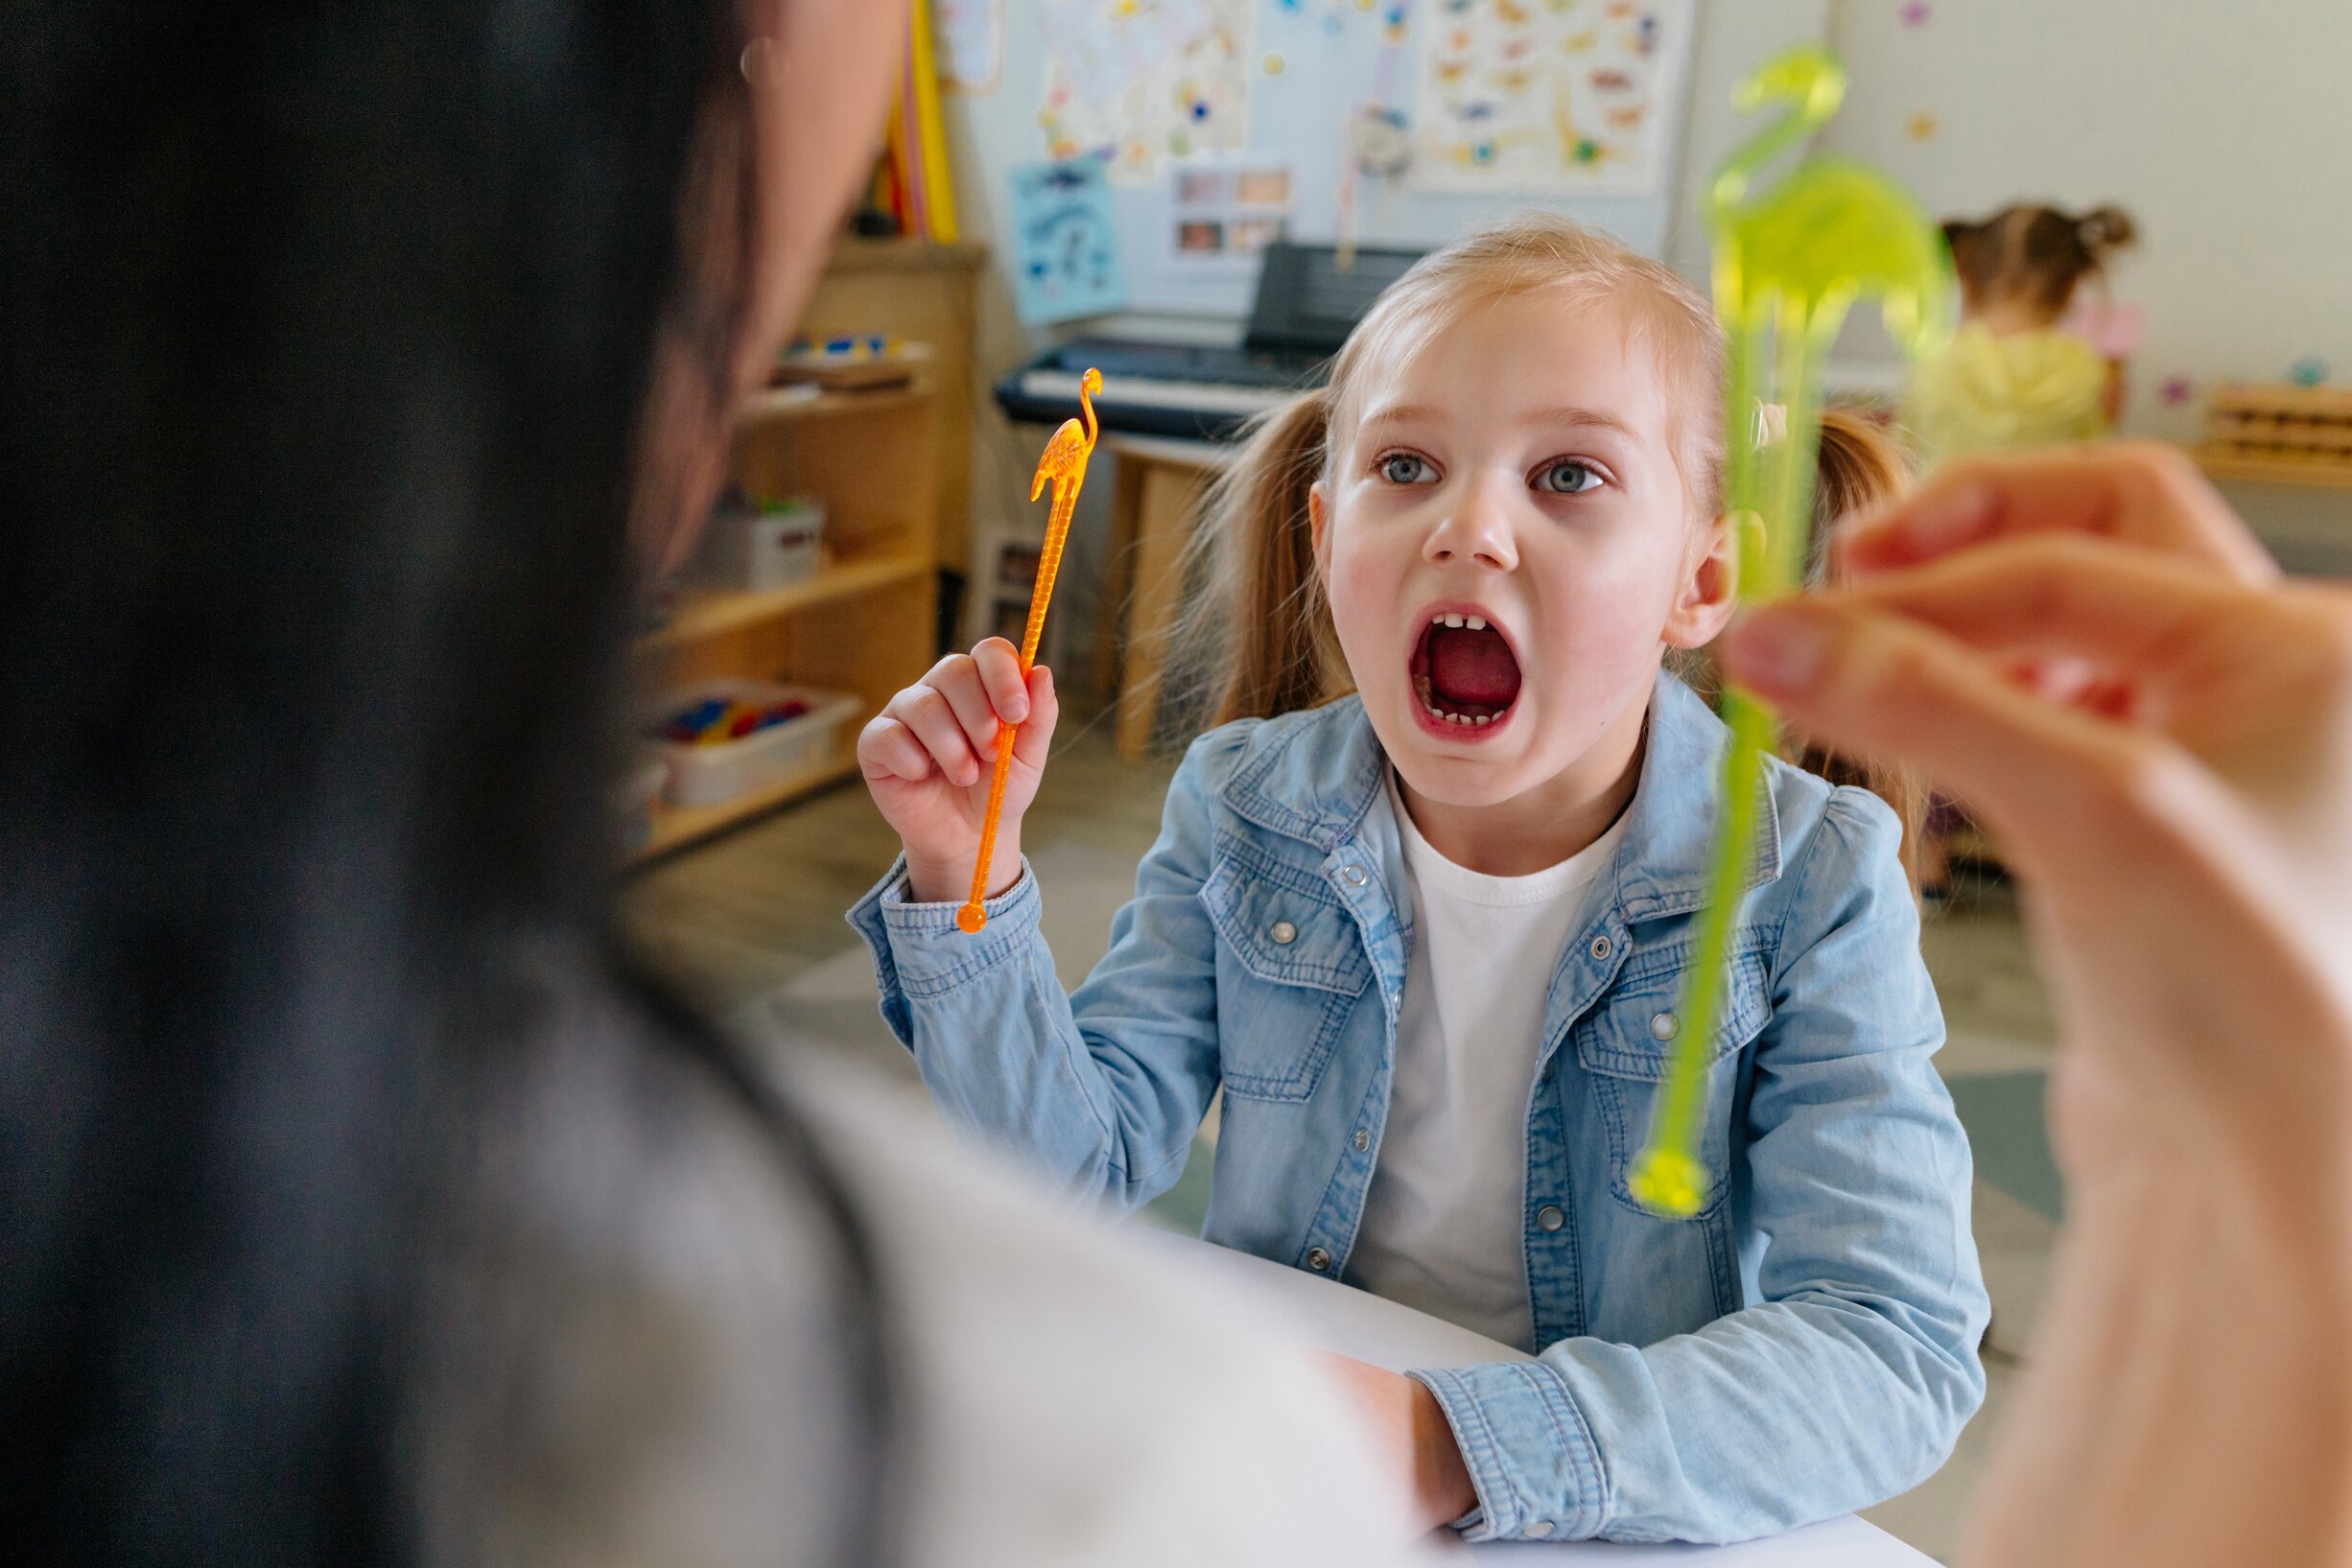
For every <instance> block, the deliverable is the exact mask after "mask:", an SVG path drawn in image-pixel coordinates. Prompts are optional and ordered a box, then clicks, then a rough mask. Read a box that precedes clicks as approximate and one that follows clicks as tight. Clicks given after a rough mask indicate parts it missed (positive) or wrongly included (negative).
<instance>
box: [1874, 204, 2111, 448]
mask: <svg viewBox="0 0 2352 1568" xmlns="http://www.w3.org/2000/svg"><path fill="white" fill-rule="evenodd" d="M2136 232H2137V231H2136V229H2135V228H2134V226H2133V224H2132V222H2131V219H2130V218H2129V215H2127V214H2126V213H2125V212H2124V211H2123V210H2122V209H2121V208H2118V207H2095V208H2093V209H2092V210H2091V211H2089V212H2086V213H2082V214H2081V215H2079V216H2078V215H2076V214H2073V213H2068V212H2063V211H2061V210H2059V209H2058V208H2057V207H2042V206H2032V207H2027V206H2016V207H2006V208H2003V209H2002V210H2001V211H1999V212H1997V213H1994V214H1993V215H1992V216H1991V217H1990V218H1987V219H1986V220H1985V221H1984V222H1973V223H1972V222H1965V221H1964V220H1960V219H1954V220H1952V221H1950V222H1946V223H1945V224H1944V225H1943V237H1944V239H1945V241H1946V242H1947V243H1948V244H1949V245H1950V246H1951V247H1952V264H1953V267H1954V269H1956V270H1957V271H1958V272H1959V273H1960V296H1961V327H1960V331H1959V333H1958V334H1957V335H1955V336H1954V338H1953V339H1952V343H1951V346H1950V347H1949V348H1947V349H1946V350H1944V352H1943V353H1942V354H1940V355H1939V356H1937V357H1936V358H1935V359H1933V360H1931V361H1929V362H1927V363H1925V364H1922V365H1920V366H1919V367H1918V369H1917V370H1916V371H1915V372H1914V373H1913V375H1912V380H1911V386H1910V389H1909V392H1908V394H1907V395H1906V397H1905V399H1904V410H1903V412H1904V418H1905V420H1906V421H1907V422H1908V423H1909V425H1910V426H1911V429H1912V432H1913V433H1914V434H1915V435H1916V436H1917V440H1918V446H1919V455H1920V456H1921V457H1922V459H1924V460H1925V461H1927V462H1928V463H1931V464H1932V463H1940V462H1942V461H1943V460H1945V459H1946V458H1950V457H1957V456H1963V455H1964V454H1966V453H1971V452H1993V451H2002V450H2008V449H2011V448H2017V447H2032V446H2052V445H2058V444H2062V443H2064V442H2068V441H2087V440H2091V439H2093V438H2095V437H2097V436H2101V435H2105V433H2107V432H2108V431H2109V430H2111V429H2113V428H2114V425H2115V421H2116V419H2117V417H2118V416H2119V415H2121V413H2122V412H2123V400H2124V384H2123V365H2122V363H2121V362H2119V361H2115V360H2109V359H2107V358H2105V357H2104V356H2103V355H2102V354H2101V353H2100V352H2099V350H2098V349H2096V348H2094V347H2092V346H2091V345H2090V344H2089V343H2087V342H2084V341H2083V340H2082V339H2080V338H2077V337H2075V336H2073V335H2072V334H2070V333H2064V332H2060V331H2058V321H2059V319H2060V318H2061V317H2062V316H2065V314H2066V311H2067V307H2068V306H2070V305H2071V304H2072V303H2073V302H2074V298H2075V291H2076V290H2077V289H2079V288H2081V287H2082V283H2083V282H2084V280H2086V279H2096V280H2099V281H2101V282H2103V283H2104V281H2105V269H2106V264H2107V261H2108V258H2110V257H2111V256H2113V255H2114V253H2115V252H2116V251H2118V250H2120V249H2122V248H2123V247H2124V246H2128V245H2129V244H2131V243H2132V241H2133V239H2134V237H2135V235H2136Z"/></svg>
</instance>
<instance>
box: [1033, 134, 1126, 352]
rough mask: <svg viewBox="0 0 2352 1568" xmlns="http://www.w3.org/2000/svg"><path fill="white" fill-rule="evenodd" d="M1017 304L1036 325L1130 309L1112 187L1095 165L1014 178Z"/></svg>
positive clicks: (1037, 169) (1085, 162) (1038, 170)
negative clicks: (1122, 308)
mask: <svg viewBox="0 0 2352 1568" xmlns="http://www.w3.org/2000/svg"><path fill="white" fill-rule="evenodd" d="M1012 183H1013V234H1014V267H1013V298H1014V303H1015V304H1016V305H1017V306H1018V307H1019V310H1020V312H1021V318H1022V319H1023V321H1026V322H1028V323H1030V324H1031V325H1036V324H1038V323H1040V322H1046V321H1068V320H1070V319H1071V318H1073V317H1075V316H1100V315H1102V314H1104V313H1105V312H1108V311H1115V310H1117V309H1119V308H1120V307H1121V306H1123V305H1124V304H1126V302H1127V281H1126V278H1125V276H1124V274H1122V273H1121V272H1120V270H1119V265H1118V231H1117V227H1116V225H1115V223H1114V222H1113V213H1112V206H1111V187H1110V185H1109V184H1108V183H1107V182H1106V180H1105V178H1104V174H1103V167H1102V165H1101V164H1099V163H1097V162H1095V161H1094V159H1093V158H1073V159H1070V160H1069V161H1067V162H1063V163H1032V164H1024V165H1023V166H1022V167H1020V168H1018V169H1015V170H1014V171H1013V173H1012Z"/></svg>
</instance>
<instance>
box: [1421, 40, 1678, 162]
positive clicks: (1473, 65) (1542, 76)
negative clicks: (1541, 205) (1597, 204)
mask: <svg viewBox="0 0 2352 1568" xmlns="http://www.w3.org/2000/svg"><path fill="white" fill-rule="evenodd" d="M1413 32H1414V34H1415V35H1416V37H1415V42H1416V45H1417V47H1418V51H1419V57H1420V59H1419V65H1418V69H1417V71H1416V73H1415V76H1416V80H1417V82H1418V83H1419V86H1420V114H1419V128H1420V133H1419V136H1418V138H1417V145H1416V149H1415V152H1416V156H1415V158H1414V160H1413V175H1412V182H1413V184H1414V185H1416V186H1418V187H1420V188H1421V189H1423V190H1433V191H1475V192H1485V193H1494V194H1502V193H1509V192H1525V193H1528V194H1531V195H1533V194H1551V195H1582V194H1593V193H1604V192H1606V193H1623V194H1629V195H1652V194H1655V193H1657V192H1658V191H1661V190H1663V189H1664V188H1665V187H1666V185H1667V183H1668V180H1669V176H1670V174H1671V171H1670V170H1668V169H1667V167H1666V161H1667V158H1668V155H1669V153H1670V152H1671V150H1672V148H1673V145H1674V143H1673V135H1672V132H1673V130H1674V129H1675V118H1676V115H1677V114H1678V113H1679V112H1680V105H1681V102H1682V98H1681V95H1682V78H1683V72H1684V68H1685V66H1686V64H1687V62H1688V60H1689V58H1690V48H1691V35H1692V32H1693V20H1692V0H1435V3H1434V4H1427V5H1425V6H1424V8H1423V10H1422V11H1421V12H1419V14H1418V15H1417V18H1416V21H1415V26H1414V28H1413Z"/></svg>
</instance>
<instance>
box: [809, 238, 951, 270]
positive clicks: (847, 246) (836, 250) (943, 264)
mask: <svg viewBox="0 0 2352 1568" xmlns="http://www.w3.org/2000/svg"><path fill="white" fill-rule="evenodd" d="M987 259H988V246H985V245H982V244H980V243H979V242H978V241H976V240H948V241H939V240H899V239H893V240H867V239H860V238H858V237H857V236H856V235H844V236H842V237H841V238H840V239H839V240H837V241H835V244H834V247H833V262H832V265H831V266H830V268H829V269H828V270H830V271H832V272H835V273H850V272H969V271H973V270H976V269H977V268H978V267H979V265H980V264H981V263H982V262H984V261H986V260H987Z"/></svg>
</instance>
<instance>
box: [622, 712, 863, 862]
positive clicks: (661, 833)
mask: <svg viewBox="0 0 2352 1568" xmlns="http://www.w3.org/2000/svg"><path fill="white" fill-rule="evenodd" d="M853 737H854V732H853ZM857 771H858V759H857V757H856V756H855V755H843V756H836V757H826V758H823V759H821V760H819V761H814V762H811V763H810V764H809V765H808V766H807V767H805V768H801V769H799V770H798V771H796V772H792V773H788V774H786V775H785V776H784V777H783V778H781V779H778V780H777V781H776V782H775V783H774V784H769V785H768V786H767V787H766V788H764V789H755V790H753V791H752V792H751V793H750V794H748V795H738V796H737V797H736V798H735V799H733V800H731V801H722V802H720V803H719V804H718V805H717V806H665V807H660V808H658V809H657V810H655V811H654V813H653V836H652V837H650V838H648V839H647V840H646V842H645V844H644V845H643V846H642V847H640V848H639V849H638V850H637V851H636V853H634V854H631V855H630V856H629V863H630V864H631V865H639V864H642V863H644V862H645V861H647V860H651V859H653V858H655V857H656V856H658V855H664V854H669V853H670V851H671V850H675V849H683V848H684V847H685V846H687V845H689V844H692V843H694V842H695V841H696V840H698V839H704V838H708V837H710V836H711V835H712V834H713V833H716V832H717V831H720V830H722V829H726V828H732V827H734V826H735V825H736V824H737V823H739V822H741V821H743V820H744V819H745V818H747V817H755V816H758V815H759V814H760V813H761V812H763V811H766V810H770V809H772V808H774V807H779V806H782V805H783V804H784V803H785V802H787V801H788V800H793V799H796V798H797V797H799V796H802V795H806V794H808V793H809V792H810V791H811V790H813V789H822V788H823V787H824V786H825V785H827V784H833V783H835V782H836V781H838V780H841V779H846V778H848V777H849V776H850V775H852V774H854V773H856V772H857Z"/></svg>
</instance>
